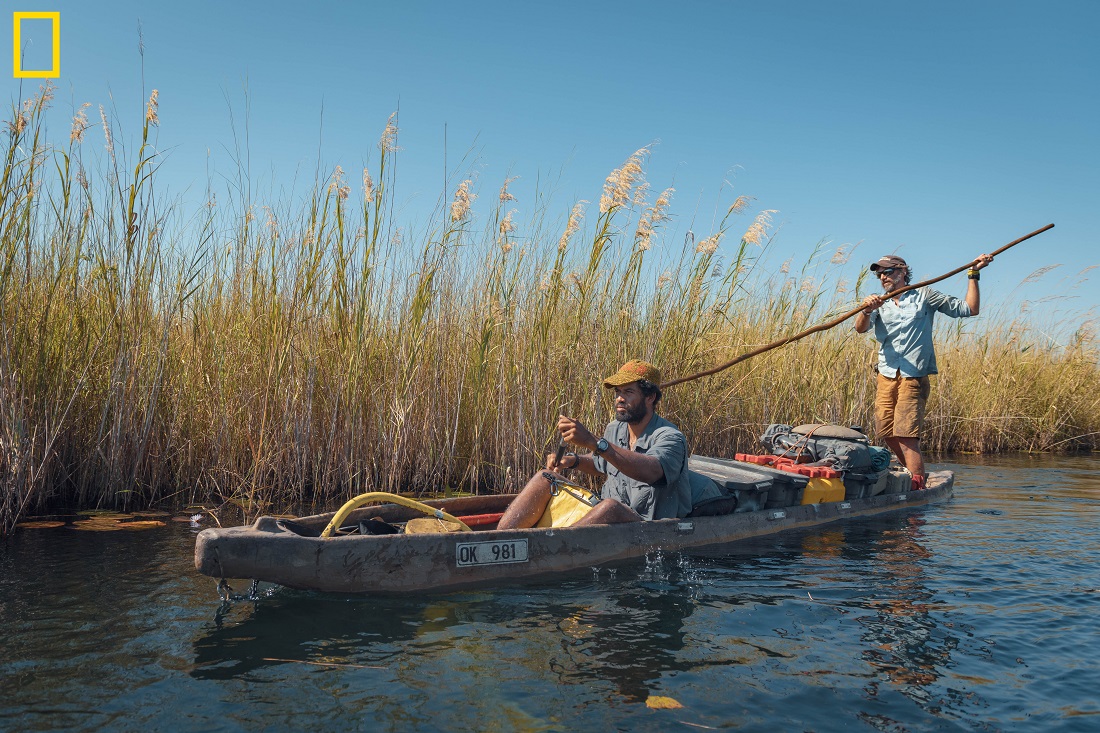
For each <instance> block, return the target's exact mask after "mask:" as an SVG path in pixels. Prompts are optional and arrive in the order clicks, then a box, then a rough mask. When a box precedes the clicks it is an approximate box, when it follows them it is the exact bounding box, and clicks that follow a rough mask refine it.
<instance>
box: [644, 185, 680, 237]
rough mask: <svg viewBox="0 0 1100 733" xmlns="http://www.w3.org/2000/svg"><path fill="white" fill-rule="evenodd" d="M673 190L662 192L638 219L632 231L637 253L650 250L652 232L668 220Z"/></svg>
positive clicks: (670, 188) (668, 189)
mask: <svg viewBox="0 0 1100 733" xmlns="http://www.w3.org/2000/svg"><path fill="white" fill-rule="evenodd" d="M647 185H648V184H647ZM639 188H641V187H639ZM675 190H676V189H674V188H672V187H669V188H666V189H665V190H664V191H662V192H661V195H660V196H658V197H657V200H656V201H654V202H653V206H651V207H650V208H648V209H646V210H645V212H643V214H642V216H641V218H639V219H638V228H637V229H636V230H635V231H634V247H635V249H637V250H638V251H639V252H645V251H646V250H648V249H649V248H650V246H651V243H650V240H651V239H652V238H653V232H654V230H655V229H656V227H657V225H659V224H660V223H661V222H663V221H667V220H668V218H669V217H668V205H669V202H670V201H671V200H672V194H673V193H674V192H675Z"/></svg>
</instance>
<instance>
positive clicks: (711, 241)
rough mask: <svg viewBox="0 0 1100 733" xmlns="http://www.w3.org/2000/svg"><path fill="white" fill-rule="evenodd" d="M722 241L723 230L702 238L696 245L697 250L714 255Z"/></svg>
mask: <svg viewBox="0 0 1100 733" xmlns="http://www.w3.org/2000/svg"><path fill="white" fill-rule="evenodd" d="M721 241H722V232H718V233H717V234H712V235H710V236H709V237H707V238H706V239H700V240H699V244H697V245H695V251H696V252H699V253H700V254H705V255H712V254H714V253H715V252H717V251H718V243H719V242H721Z"/></svg>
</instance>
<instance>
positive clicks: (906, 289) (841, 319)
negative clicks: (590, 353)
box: [661, 224, 1054, 389]
mask: <svg viewBox="0 0 1100 733" xmlns="http://www.w3.org/2000/svg"><path fill="white" fill-rule="evenodd" d="M1053 228H1054V225H1053V224H1047V225H1046V226H1045V227H1043V228H1042V229H1036V230H1035V231H1033V232H1032V233H1031V234H1026V235H1024V236H1022V237H1020V238H1019V239H1016V240H1013V241H1011V242H1009V243H1008V244H1006V245H1005V246H1003V247H1001V248H1000V249H998V250H996V251H994V252H992V253H991V254H992V255H993V256H994V257H996V256H997V255H999V254H1000V253H1001V252H1004V251H1005V250H1006V249H1008V248H1009V247H1015V246H1016V245H1017V244H1019V243H1020V242H1023V241H1025V240H1028V239H1031V238H1032V237H1034V236H1035V235H1037V234H1042V233H1043V232H1045V231H1046V230H1047V229H1053ZM977 263H978V260H976V259H975V260H972V261H970V262H967V263H966V264H965V265H963V266H962V267H956V268H955V269H954V270H952V271H951V272H949V273H947V274H945V275H940V276H939V277H934V278H932V279H931V280H925V281H923V282H919V283H915V284H913V285H906V286H905V287H902V288H898V289H897V290H892V291H890V292H889V293H887V294H886V295H884V296H883V298H884V299H885V300H889V299H890V298H893V297H894V296H897V295H901V294H902V293H906V292H909V291H910V290H916V289H917V288H923V287H925V286H926V285H932V284H933V283H938V282H939V281H940V280H946V279H947V278H949V277H951V276H952V275H957V274H959V273H960V272H962V271H963V270H966V269H968V268H970V267H973V266H974V265H976V264H977ZM861 310H863V305H862V304H860V305H859V306H858V307H857V308H855V309H854V310H851V311H849V312H847V313H845V314H844V315H842V316H837V317H836V318H834V319H832V320H831V321H825V322H824V323H819V324H818V325H816V326H814V327H813V328H808V329H806V330H805V331H803V332H802V333H797V334H795V335H794V336H787V337H786V338H782V339H779V340H778V341H773V342H772V343H770V344H767V345H766V346H761V347H760V348H758V349H753V350H752V351H749V352H746V353H744V354H741V355H740V356H738V357H737V358H736V359H734V360H733V361H727V362H726V363H725V364H720V365H719V366H716V367H714V368H713V369H707V370H706V371H703V372H699V373H698V374H692V375H691V376H688V377H680V378H679V379H673V380H672V381H669V382H664V383H662V384H661V389H665V388H666V387H671V386H673V385H676V384H683V383H684V382H690V381H692V380H695V379H700V378H702V377H709V376H710V375H712V374H717V373H718V372H720V371H723V370H725V369H729V368H730V367H731V366H733V365H734V364H740V363H741V362H743V361H746V360H748V359H751V358H752V357H754V356H759V355H760V354H763V353H764V352H766V351H771V350H772V349H778V348H779V347H780V346H786V345H787V344H789V343H792V342H794V341H798V340H799V339H804V338H806V337H807V336H809V335H811V334H815V333H819V332H821V331H828V330H829V329H830V328H833V327H834V326H838V325H840V324H841V323H844V322H845V321H846V320H848V319H849V318H851V317H852V316H854V315H856V314H857V313H859V312H860V311H861Z"/></svg>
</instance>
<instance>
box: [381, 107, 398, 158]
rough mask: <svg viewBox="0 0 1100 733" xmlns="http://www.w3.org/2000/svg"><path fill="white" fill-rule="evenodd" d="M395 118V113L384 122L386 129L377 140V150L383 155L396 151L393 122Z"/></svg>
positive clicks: (395, 132) (395, 131)
mask: <svg viewBox="0 0 1100 733" xmlns="http://www.w3.org/2000/svg"><path fill="white" fill-rule="evenodd" d="M396 118H397V113H396V112H394V113H393V114H391V115H390V118H389V119H388V120H386V129H385V130H383V131H382V137H381V138H380V139H379V140H378V149H379V150H381V151H382V152H383V153H395V152H397V150H398V147H397V124H396V123H395V122H394V120H395V119H396Z"/></svg>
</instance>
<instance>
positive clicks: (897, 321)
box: [869, 287, 972, 379]
mask: <svg viewBox="0 0 1100 733" xmlns="http://www.w3.org/2000/svg"><path fill="white" fill-rule="evenodd" d="M894 301H895V299H894V298H891V299H890V300H888V301H886V302H885V303H883V304H882V307H881V308H878V309H877V310H874V311H872V312H871V315H870V316H869V318H870V321H871V326H872V327H873V328H874V333H875V339H876V340H877V341H878V343H879V348H878V370H879V373H880V374H882V375H883V376H885V377H889V378H891V379H893V378H894V377H896V376H898V374H900V375H901V376H903V377H924V376H927V375H929V374H936V373H937V369H936V352H935V350H934V349H933V348H932V319H933V318H934V317H935V315H936V313H943V314H944V315H945V316H951V317H952V318H966V317H968V316H970V315H972V314H971V312H970V306H968V305H967V304H966V301H965V300H960V299H959V298H953V297H951V296H950V295H944V294H943V293H941V292H939V291H937V290H932V289H931V288H927V287H925V288H918V289H916V290H910V291H909V292H907V293H902V294H901V295H900V296H899V297H898V298H897V302H894Z"/></svg>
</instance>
